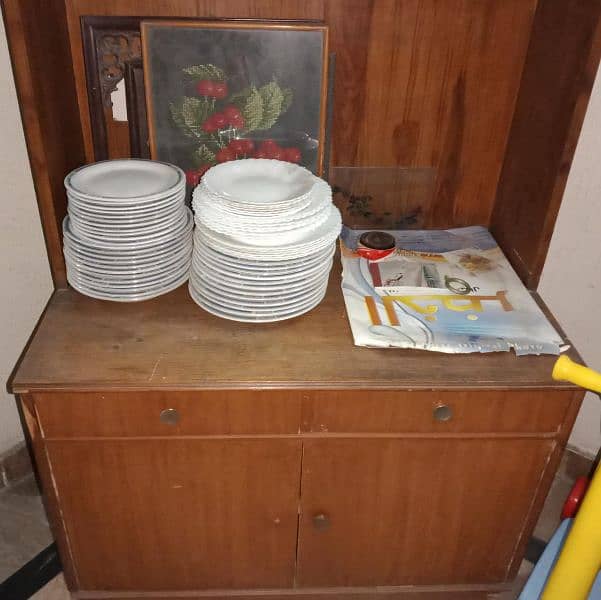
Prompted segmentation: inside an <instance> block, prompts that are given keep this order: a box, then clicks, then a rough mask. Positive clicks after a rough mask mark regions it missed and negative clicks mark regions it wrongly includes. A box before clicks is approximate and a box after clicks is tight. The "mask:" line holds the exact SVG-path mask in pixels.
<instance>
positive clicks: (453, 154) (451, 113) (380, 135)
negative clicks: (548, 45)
mask: <svg viewBox="0 0 601 600" xmlns="http://www.w3.org/2000/svg"><path fill="white" fill-rule="evenodd" d="M534 8H535V2H534V1H533V0H528V1H524V0H509V1H505V2H474V1H472V0H467V1H465V0H446V1H445V2H433V1H431V0H430V1H425V0H404V1H403V2H398V1H395V0H381V1H378V2H376V3H374V5H373V10H372V12H371V15H370V20H371V22H370V31H369V40H370V43H369V48H368V56H367V66H366V75H365V78H364V81H363V88H364V92H363V93H364V101H363V104H362V105H360V108H361V110H362V114H361V115H360V117H359V118H358V119H357V121H358V123H359V124H358V127H357V129H356V132H357V133H358V134H359V142H358V148H357V152H356V155H355V156H354V157H352V158H351V157H349V156H345V149H344V148H340V149H339V146H338V144H337V137H336V136H337V133H336V132H337V131H338V130H340V129H343V128H345V127H347V126H348V124H347V123H345V122H344V120H343V119H340V118H339V115H338V107H339V106H340V105H341V104H342V103H344V102H345V98H344V95H343V94H341V93H338V89H337V94H336V99H335V102H336V104H335V106H336V109H337V111H336V113H335V119H336V120H335V127H334V129H335V134H334V149H333V164H335V165H343V164H348V163H349V162H350V160H353V159H354V161H355V162H356V163H357V164H361V165H385V166H391V165H407V166H435V167H438V169H439V173H438V181H437V193H436V199H435V202H434V206H433V211H432V214H431V218H430V220H429V222H428V223H427V224H428V225H430V226H448V225H450V224H454V225H460V224H466V225H467V224H474V223H482V224H487V223H488V220H489V214H490V211H491V209H492V200H493V197H494V191H495V188H496V183H497V179H498V174H499V171H500V168H501V164H502V160H503V154H504V150H505V142H506V139H507V135H508V131H509V126H510V124H511V119H512V115H513V108H514V103H515V98H516V95H517V91H518V86H519V80H520V74H521V69H522V64H523V60H524V56H525V53H526V48H527V44H528V38H529V33H530V24H531V19H532V15H533V13H534ZM330 26H331V27H332V29H334V28H335V27H336V23H330ZM333 49H334V51H337V47H336V46H334V48H333ZM340 63H341V61H340V60H338V61H337V65H340ZM349 67H350V68H351V69H352V66H350V65H349ZM342 77H343V75H342V74H340V73H339V74H338V81H337V84H338V85H340V79H341V78H342ZM347 135H348V134H347Z"/></svg>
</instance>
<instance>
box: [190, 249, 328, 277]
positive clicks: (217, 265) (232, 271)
mask: <svg viewBox="0 0 601 600" xmlns="http://www.w3.org/2000/svg"><path fill="white" fill-rule="evenodd" d="M193 260H194V262H196V263H200V264H201V265H205V266H206V267H208V268H209V269H211V270H213V271H215V272H217V273H222V274H223V275H224V276H232V277H235V278H236V279H243V280H244V279H247V280H249V281H270V280H273V281H286V280H293V279H297V278H300V277H303V276H304V277H306V276H308V275H313V274H314V273H318V272H320V271H324V270H326V269H328V268H330V265H331V264H332V256H328V257H326V258H324V259H323V260H319V261H316V262H314V263H311V264H310V265H307V266H303V267H297V268H295V269H284V270H281V269H280V270H274V269H261V270H256V269H255V270H252V271H249V270H247V269H240V268H237V267H234V266H231V265H227V264H224V263H223V262H216V261H214V260H212V259H211V257H207V256H203V255H201V254H198V250H197V249H195V250H194V253H193Z"/></svg>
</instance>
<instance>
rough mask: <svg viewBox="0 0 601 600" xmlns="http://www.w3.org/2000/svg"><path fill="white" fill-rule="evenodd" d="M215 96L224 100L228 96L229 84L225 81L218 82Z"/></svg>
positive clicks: (215, 87) (214, 89)
mask: <svg viewBox="0 0 601 600" xmlns="http://www.w3.org/2000/svg"><path fill="white" fill-rule="evenodd" d="M213 96H214V97H215V98H217V99H218V100H222V99H223V98H225V97H226V96H227V83H226V82H225V81H216V82H215V85H214V87H213Z"/></svg>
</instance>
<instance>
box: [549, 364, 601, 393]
mask: <svg viewBox="0 0 601 600" xmlns="http://www.w3.org/2000/svg"><path fill="white" fill-rule="evenodd" d="M551 376H552V377H553V379H555V380H556V381H570V382H572V383H575V384H576V385H579V386H580V387H583V388H586V389H587V390H591V391H593V392H599V393H601V373H597V371H593V370H592V369H589V368H588V367H584V366H582V365H579V364H578V363H575V362H574V361H573V360H571V359H570V358H568V357H567V356H565V355H564V356H560V357H559V358H558V359H557V361H556V362H555V366H554V367H553V373H552V374H551Z"/></svg>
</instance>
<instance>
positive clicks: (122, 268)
mask: <svg viewBox="0 0 601 600" xmlns="http://www.w3.org/2000/svg"><path fill="white" fill-rule="evenodd" d="M64 254H65V262H67V263H69V264H70V265H71V266H72V267H74V268H76V269H78V270H80V271H82V272H89V273H104V274H106V275H114V276H115V277H122V276H123V277H126V276H131V275H133V274H138V275H143V274H150V273H155V272H159V271H163V270H165V269H168V268H170V267H172V266H175V265H176V264H181V263H183V262H187V263H190V262H191V260H192V248H186V249H184V250H182V251H181V252H179V253H177V254H172V255H167V256H166V257H165V258H162V259H154V260H153V261H146V262H134V263H130V264H112V263H110V262H108V263H107V262H98V261H95V260H91V259H87V258H82V257H79V256H77V255H74V254H73V253H71V252H69V251H68V250H64Z"/></svg>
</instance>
